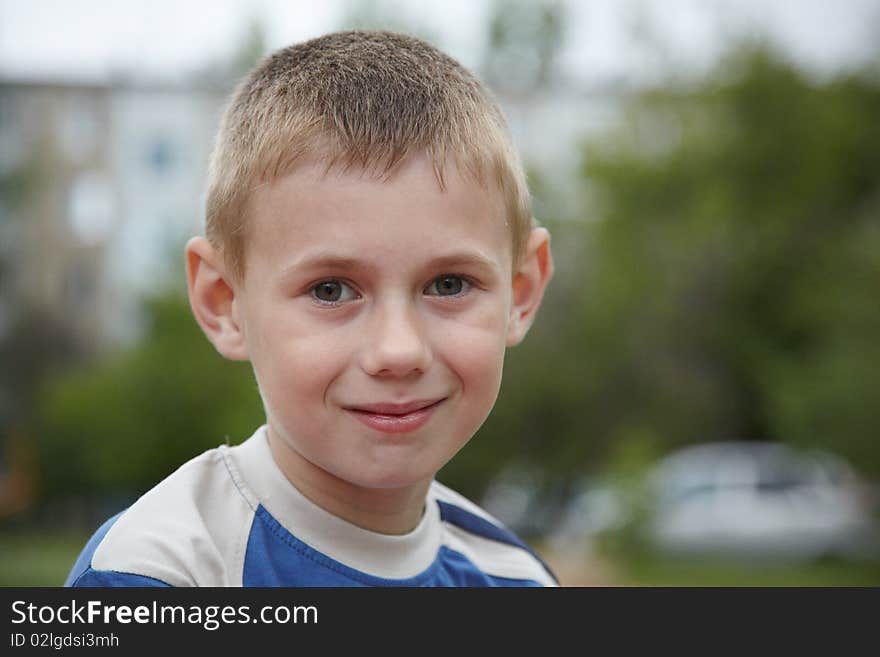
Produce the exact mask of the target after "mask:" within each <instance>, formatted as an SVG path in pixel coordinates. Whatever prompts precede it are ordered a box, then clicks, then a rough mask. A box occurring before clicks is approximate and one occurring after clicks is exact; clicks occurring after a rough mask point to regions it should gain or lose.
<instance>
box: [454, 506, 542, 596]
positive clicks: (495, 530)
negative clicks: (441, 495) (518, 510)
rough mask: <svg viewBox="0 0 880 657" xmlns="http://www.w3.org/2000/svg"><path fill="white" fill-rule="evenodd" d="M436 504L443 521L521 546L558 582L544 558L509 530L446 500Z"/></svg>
mask: <svg viewBox="0 0 880 657" xmlns="http://www.w3.org/2000/svg"><path fill="white" fill-rule="evenodd" d="M437 504H438V505H439V506H440V519H441V520H443V521H444V522H448V523H449V524H451V525H455V526H456V527H461V528H462V529H464V530H465V531H468V532H470V533H471V534H476V535H477V536H482V537H484V538H488V539H491V540H493V541H498V542H499V543H506V544H507V545H514V546H516V547H518V548H522V549H523V550H525V551H526V552H528V553H529V554H531V555H532V556H533V557H535V559H537V560H538V562H539V563H540V564H541V565H542V566H544V570H546V571H547V573H548V574H549V575H550V577H552V578H553V581H555V582H557V583H559V580H558V579H556V575H554V574H553V571H552V570H550V568H549V567H548V566H547V564H546V563H544V560H543V559H541V557H540V556H539V555H538V553H537V552H535V551H534V550H533V549H532V548H530V547H529V546H528V545H527V544H526V543H524V542H523V541H522V539H520V538H519V536H517V535H516V534H514V533H513V532H511V531H510V530H508V529H504V528H503V527H499V526H498V525H495V524H493V523H491V522H489V521H488V520H486V519H485V518H481V517H480V516H478V515H476V514H475V513H471V512H470V511H467V510H466V509H462V508H461V507H460V506H455V505H454V504H449V503H448V502H441V501H440V500H438V501H437Z"/></svg>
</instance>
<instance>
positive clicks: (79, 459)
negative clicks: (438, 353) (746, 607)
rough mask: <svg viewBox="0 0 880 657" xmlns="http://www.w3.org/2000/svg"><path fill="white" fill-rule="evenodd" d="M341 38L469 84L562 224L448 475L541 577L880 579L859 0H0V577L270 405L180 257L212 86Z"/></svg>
mask: <svg viewBox="0 0 880 657" xmlns="http://www.w3.org/2000/svg"><path fill="white" fill-rule="evenodd" d="M351 27H370V28H388V29H395V30H401V31H406V32H410V33H413V34H416V35H419V36H422V37H424V38H426V39H428V40H430V41H431V42H433V43H434V44H435V45H437V46H439V47H440V48H442V49H444V50H446V51H447V52H449V53H450V54H452V55H453V56H454V57H456V58H457V59H459V60H460V61H461V62H462V63H464V64H465V65H466V66H468V67H469V68H471V69H473V70H474V71H476V72H477V73H478V74H479V75H480V76H481V77H482V78H483V79H485V80H486V81H487V82H488V83H489V85H490V86H491V87H492V89H493V90H494V91H495V93H496V94H497V96H498V99H499V101H500V103H501V105H502V107H503V109H504V111H505V113H506V115H507V118H508V121H509V123H510V126H511V130H512V132H513V135H514V139H515V141H516V142H517V145H518V146H519V148H520V149H521V151H522V154H523V157H524V160H525V162H526V164H527V168H528V173H529V179H530V183H531V186H532V191H533V195H534V206H535V214H536V216H537V217H538V219H539V220H540V221H541V222H542V223H543V224H545V225H546V226H548V227H549V228H550V230H551V232H552V234H553V248H554V250H555V257H556V263H557V274H556V277H555V279H554V280H553V282H552V285H551V288H550V290H549V292H548V297H547V298H546V301H545V306H544V308H543V310H542V315H541V316H540V317H539V319H538V321H537V323H536V325H535V327H534V328H533V330H532V332H531V333H530V335H529V338H528V339H527V340H526V342H525V343H524V344H523V345H521V346H519V347H517V348H516V349H513V350H512V351H511V352H510V353H509V355H508V360H507V363H506V373H505V380H504V384H503V387H502V392H501V395H500V398H499V400H498V404H497V406H496V409H495V411H494V412H493V414H492V415H491V416H490V419H489V420H488V421H487V423H486V424H485V425H484V426H483V428H482V429H481V430H480V432H479V433H478V435H477V436H476V437H475V438H474V439H473V440H472V441H471V443H470V444H469V445H468V446H467V447H466V448H465V449H464V450H463V451H462V452H460V454H459V455H458V456H457V457H456V458H455V459H453V461H452V462H451V463H450V464H449V465H448V466H447V467H446V468H444V469H443V470H442V471H441V472H440V474H439V476H438V479H440V480H441V481H443V482H444V483H447V484H448V485H451V486H453V487H455V488H458V489H459V490H460V491H462V492H463V493H464V494H466V495H468V496H470V497H471V498H473V499H475V500H477V501H480V502H482V503H483V504H484V505H485V506H486V507H487V508H488V509H489V510H490V511H491V512H493V513H494V514H496V515H497V516H498V517H499V518H501V519H502V520H504V521H505V522H507V523H508V524H509V525H510V526H511V527H513V528H514V529H515V530H517V531H519V532H520V533H521V534H523V535H524V536H525V537H526V538H528V540H529V541H530V542H531V543H532V544H533V545H534V546H535V547H536V548H537V549H538V550H539V551H540V552H541V553H542V555H543V556H544V557H545V558H546V559H547V561H548V562H549V563H550V564H551V566H552V567H553V568H554V569H555V570H556V571H557V574H558V575H559V576H560V579H561V580H562V583H563V584H569V585H740V586H743V585H744V586H749V585H783V586H784V585H878V584H880V537H878V523H880V488H878V482H880V441H878V438H880V435H878V434H880V432H878V427H880V340H878V336H880V302H878V298H880V297H878V292H880V2H878V0H842V1H841V2H837V3H828V2H824V1H820V0H779V1H775V2H774V1H771V0H712V1H710V0H706V1H701V2H698V1H696V0H691V1H689V0H669V1H665V2H662V3H661V2H648V1H638V0H628V1H614V0H583V1H580V2H579V1H576V0H567V1H566V0H558V1H551V0H533V1H525V0H482V1H480V0H476V1H465V0H445V1H440V0H437V1H434V2H431V1H425V2H418V3H415V2H403V1H402V0H401V1H398V2H394V1H391V0H386V1H381V2H359V1H356V0H328V1H326V2H324V3H321V4H315V3H311V2H305V1H303V2H293V1H289V2H285V1H282V0H277V1H270V0H264V1H250V2H245V1H244V0H218V1H213V2H208V1H207V0H199V1H191V2H186V3H178V2H172V1H171V0H157V1H156V2H151V3H135V2H110V1H109V0H106V1H102V0H81V1H79V2H75V3H71V2H62V1H60V0H59V1H50V0H35V1H32V2H15V1H13V0H0V585H6V586H10V585H20V586H34V585H47V586H54V585H60V584H61V583H62V582H63V580H64V577H65V575H66V573H67V571H68V570H69V568H70V567H71V565H72V563H73V561H74V559H75V557H76V555H77V553H78V552H79V550H80V549H81V547H82V546H83V544H84V541H85V540H86V539H87V537H88V536H89V535H90V534H91V532H92V531H94V529H95V528H96V527H97V526H98V525H99V524H100V523H101V522H102V521H103V520H104V519H106V518H107V517H109V516H110V515H111V514H113V513H115V512H117V511H118V510H120V509H122V508H124V507H125V506H127V505H129V504H130V503H131V502H132V501H134V500H135V499H137V497H138V496H139V495H140V494H142V493H143V492H144V491H146V490H147V489H148V488H149V487H151V486H152V485H154V484H155V483H156V482H158V481H159V480H160V479H162V478H163V477H165V476H166V475H168V474H169V473H171V472H172V471H173V470H174V469H175V468H176V467H177V466H178V465H180V464H181V463H182V462H183V461H185V460H187V459H189V458H191V457H192V456H194V455H196V454H197V453H199V452H201V451H203V450H205V449H207V448H211V447H214V446H216V445H217V444H219V443H222V442H224V441H228V442H230V443H237V442H239V441H241V440H243V439H244V438H246V437H248V436H249V435H250V434H251V433H252V431H253V430H254V428H255V427H256V426H258V425H259V424H260V423H261V422H262V421H263V418H262V414H261V407H260V403H259V399H258V396H257V392H256V386H255V383H254V381H253V377H252V374H251V372H250V370H249V367H248V366H247V365H246V364H241V363H231V362H226V361H224V360H223V359H221V358H220V357H219V356H218V355H217V354H216V353H215V352H214V351H213V348H212V347H211V346H210V345H209V343H208V342H207V340H206V339H204V337H203V336H202V335H201V333H200V331H199V329H198V327H197V325H196V323H195V321H194V320H193V319H192V317H191V315H190V312H189V308H188V305H187V302H186V299H185V287H184V278H183V257H182V255H183V251H182V249H183V244H184V242H185V240H186V239H187V237H189V236H190V235H192V234H195V233H199V232H200V231H201V220H202V199H203V184H204V179H205V173H206V163H207V158H208V154H209V150H210V147H211V142H212V138H213V134H214V131H215V129H216V127H217V122H218V118H219V115H220V112H221V110H222V106H223V103H224V101H225V99H226V98H227V97H228V95H229V93H230V91H231V90H232V88H233V86H234V84H235V83H236V81H237V80H238V79H239V78H240V76H241V75H242V74H243V73H244V72H245V71H247V70H248V69H249V68H250V67H251V66H252V65H253V64H254V63H255V62H256V61H257V60H258V59H259V57H261V56H262V55H264V54H265V53H267V52H269V51H271V50H274V49H275V48H278V47H281V46H284V45H287V44H290V43H292V42H295V41H300V40H303V39H306V38H310V37H313V36H318V35H319V34H321V33H324V32H327V31H331V30H334V29H341V28H351Z"/></svg>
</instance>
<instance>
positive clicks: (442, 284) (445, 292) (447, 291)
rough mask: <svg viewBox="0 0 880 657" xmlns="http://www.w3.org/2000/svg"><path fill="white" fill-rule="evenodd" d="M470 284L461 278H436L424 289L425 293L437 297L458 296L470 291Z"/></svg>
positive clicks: (451, 276) (447, 276)
mask: <svg viewBox="0 0 880 657" xmlns="http://www.w3.org/2000/svg"><path fill="white" fill-rule="evenodd" d="M470 286H471V284H470V282H469V281H468V280H467V279H465V278H462V277H461V276H453V275H449V274H444V275H443V276H438V277H437V278H435V279H434V280H433V281H431V284H430V285H429V286H428V287H426V288H425V293H427V294H430V295H434V296H439V297H454V296H458V295H460V294H462V293H464V292H466V291H467V290H468V289H470Z"/></svg>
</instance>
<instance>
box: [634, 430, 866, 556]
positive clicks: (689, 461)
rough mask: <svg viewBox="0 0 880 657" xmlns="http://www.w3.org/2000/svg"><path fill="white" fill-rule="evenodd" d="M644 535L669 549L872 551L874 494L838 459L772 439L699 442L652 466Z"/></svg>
mask: <svg viewBox="0 0 880 657" xmlns="http://www.w3.org/2000/svg"><path fill="white" fill-rule="evenodd" d="M649 486H650V490H651V491H652V495H653V512H652V513H651V520H650V522H649V527H648V536H649V538H650V539H651V541H652V543H653V544H654V546H655V547H657V548H659V549H661V550H663V551H666V552H672V553H688V554H694V553H701V554H707V553H712V554H724V555H737V556H755V557H765V556H766V557H773V556H780V557H785V558H788V559H798V558H800V559H813V558H818V557H820V556H825V555H837V556H843V557H848V558H855V557H866V558H880V554H878V552H880V547H878V546H880V542H878V530H877V524H876V518H875V517H874V505H875V501H874V499H873V493H872V491H871V489H870V488H869V487H868V486H867V485H866V484H865V483H864V482H863V481H862V480H860V478H859V477H858V476H857V475H856V473H855V471H854V470H853V469H852V468H851V467H850V466H849V465H848V464H847V463H846V462H845V461H843V460H841V459H839V458H837V457H835V456H833V455H831V454H829V453H827V452H800V451H796V450H794V449H792V448H790V447H787V446H785V445H782V444H779V443H766V442H721V443H703V444H699V445H694V446H691V447H686V448H684V449H681V450H679V451H677V452H675V453H673V454H671V455H669V456H667V457H666V458H664V459H663V460H661V461H660V462H659V463H658V464H657V465H656V467H655V468H654V469H653V471H652V473H651V476H650V481H649Z"/></svg>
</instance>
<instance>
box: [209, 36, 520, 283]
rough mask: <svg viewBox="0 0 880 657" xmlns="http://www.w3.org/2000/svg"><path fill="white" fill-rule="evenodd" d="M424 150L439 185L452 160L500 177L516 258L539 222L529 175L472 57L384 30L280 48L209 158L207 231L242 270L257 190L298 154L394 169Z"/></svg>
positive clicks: (248, 84)
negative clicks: (471, 66) (468, 64)
mask: <svg viewBox="0 0 880 657" xmlns="http://www.w3.org/2000/svg"><path fill="white" fill-rule="evenodd" d="M422 152H424V153H427V155H428V157H429V158H430V160H431V162H432V163H433V167H434V172H435V175H436V176H437V180H438V183H439V185H440V186H441V188H443V186H444V167H445V166H447V164H448V163H450V162H451V163H453V164H454V165H455V166H456V167H457V168H458V170H459V171H461V172H464V173H467V174H470V176H472V177H473V179H474V180H476V181H478V182H479V183H480V185H482V186H484V187H488V186H490V185H497V188H498V189H499V190H500V191H501V194H502V198H503V202H504V209H505V221H506V222H507V224H508V225H509V226H510V228H511V233H512V242H513V258H514V263H516V261H517V259H518V258H519V256H520V254H521V251H522V249H523V248H524V246H525V240H526V239H527V236H528V233H529V231H530V229H531V226H532V222H533V219H532V215H531V203H530V197H529V192H528V187H527V185H526V180H525V174H524V172H523V169H522V165H521V164H520V160H519V157H518V155H517V153H516V150H515V148H514V146H513V143H512V140H511V138H510V135H509V132H508V129H507V124H506V122H505V120H504V117H503V115H502V113H501V110H500V108H499V106H498V104H497V103H496V101H495V100H494V98H493V97H492V95H491V93H490V92H489V91H488V90H487V89H486V87H485V86H484V85H483V84H482V83H481V82H480V81H479V80H478V79H477V78H476V77H475V76H474V75H473V74H471V73H470V72H469V71H468V70H467V69H466V68H464V67H463V66H462V65H461V64H459V63H458V62H457V61H455V60H454V59H452V58H451V57H449V56H447V55H445V54H444V53H442V52H440V51H439V50H437V49H436V48H434V47H433V46H431V45H430V44H428V43H426V42H425V41H422V40H420V39H416V38H414V37H411V36H406V35H403V34H397V33H393V32H382V31H375V32H374V31H348V32H335V33H331V34H327V35H325V36H322V37H319V38H316V39H312V40H310V41H306V42H303V43H300V44H296V45H293V46H289V47H287V48H283V49H281V50H278V51H277V52H275V53H274V54H272V55H270V56H268V57H267V58H266V59H264V60H263V61H262V62H261V63H260V65H259V66H257V68H255V69H254V70H253V71H251V73H250V74H249V75H248V76H247V77H246V78H245V79H244V80H243V81H242V82H241V84H239V86H238V88H237V89H236V90H235V92H234V94H233V96H232V99H231V101H230V102H229V105H228V107H227V108H226V111H225V113H224V115H223V118H222V121H221V124H220V130H219V132H218V135H217V141H216V144H215V147H214V152H213V154H212V157H211V165H210V170H209V179H208V190H207V200H206V213H205V214H206V233H207V237H208V239H209V240H210V241H211V243H212V244H213V245H214V246H215V248H217V249H218V250H219V251H220V252H221V253H222V255H223V258H224V260H225V262H226V263H227V266H228V267H229V268H230V269H231V270H232V274H233V276H235V277H239V278H240V277H242V276H243V275H244V268H245V261H244V247H245V237H246V234H247V214H248V200H249V198H250V196H251V193H252V192H253V190H254V189H256V188H257V187H258V186H259V185H260V184H263V183H267V182H271V181H273V180H276V179H277V178H279V177H280V176H283V175H285V174H287V173H289V172H291V171H293V170H294V168H295V167H296V165H297V164H298V163H302V162H304V161H310V160H314V159H316V158H317V159H318V160H319V161H321V162H323V163H325V165H326V170H327V171H329V170H330V169H332V168H337V167H338V168H341V169H343V170H346V169H348V168H350V167H359V168H361V169H362V170H364V171H368V172H370V173H373V174H375V175H376V176H377V177H380V178H383V179H385V178H386V177H388V176H390V175H392V174H393V172H394V170H395V169H396V168H398V167H399V166H400V165H401V164H402V163H404V162H405V161H406V160H407V158H409V157H410V156H412V155H415V154H417V153H422Z"/></svg>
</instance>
